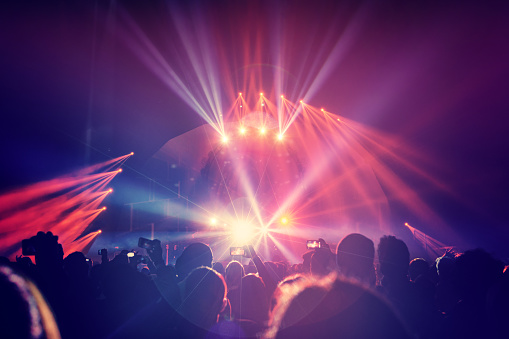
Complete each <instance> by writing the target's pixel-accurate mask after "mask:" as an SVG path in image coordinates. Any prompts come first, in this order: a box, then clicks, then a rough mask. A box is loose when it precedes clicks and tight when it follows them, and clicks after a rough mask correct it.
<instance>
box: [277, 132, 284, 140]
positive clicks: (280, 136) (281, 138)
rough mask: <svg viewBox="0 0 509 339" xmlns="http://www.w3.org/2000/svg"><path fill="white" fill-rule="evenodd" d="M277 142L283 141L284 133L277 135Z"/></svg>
mask: <svg viewBox="0 0 509 339" xmlns="http://www.w3.org/2000/svg"><path fill="white" fill-rule="evenodd" d="M277 140H279V141H281V140H283V133H280V134H278V135H277Z"/></svg>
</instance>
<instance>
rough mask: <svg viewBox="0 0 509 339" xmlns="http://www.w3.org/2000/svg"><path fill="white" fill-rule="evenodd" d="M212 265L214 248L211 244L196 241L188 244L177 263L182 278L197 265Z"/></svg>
mask: <svg viewBox="0 0 509 339" xmlns="http://www.w3.org/2000/svg"><path fill="white" fill-rule="evenodd" d="M201 266H206V267H212V250H211V249H210V247H209V246H207V245H205V244H203V243H201V242H196V243H193V244H191V245H189V246H187V247H186V248H185V249H184V251H183V252H182V254H181V255H180V257H179V258H178V259H177V261H176V263H175V269H176V270H177V275H178V277H179V279H180V280H182V279H184V278H185V277H186V276H187V275H188V274H189V273H190V272H191V271H192V270H194V269H195V268H197V267H201Z"/></svg>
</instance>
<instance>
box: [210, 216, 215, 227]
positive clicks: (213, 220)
mask: <svg viewBox="0 0 509 339" xmlns="http://www.w3.org/2000/svg"><path fill="white" fill-rule="evenodd" d="M210 225H212V226H216V225H217V219H216V218H210Z"/></svg>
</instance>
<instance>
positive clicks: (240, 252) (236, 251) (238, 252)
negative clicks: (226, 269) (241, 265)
mask: <svg viewBox="0 0 509 339" xmlns="http://www.w3.org/2000/svg"><path fill="white" fill-rule="evenodd" d="M245 254H246V251H245V250H244V248H243V247H230V255H231V256H242V257H243V256H245Z"/></svg>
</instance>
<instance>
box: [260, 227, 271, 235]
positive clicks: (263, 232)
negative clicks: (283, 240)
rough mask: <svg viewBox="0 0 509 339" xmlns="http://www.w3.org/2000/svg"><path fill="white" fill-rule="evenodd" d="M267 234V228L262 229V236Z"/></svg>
mask: <svg viewBox="0 0 509 339" xmlns="http://www.w3.org/2000/svg"><path fill="white" fill-rule="evenodd" d="M268 233H269V228H268V227H262V234H263V235H267V234H268Z"/></svg>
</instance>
